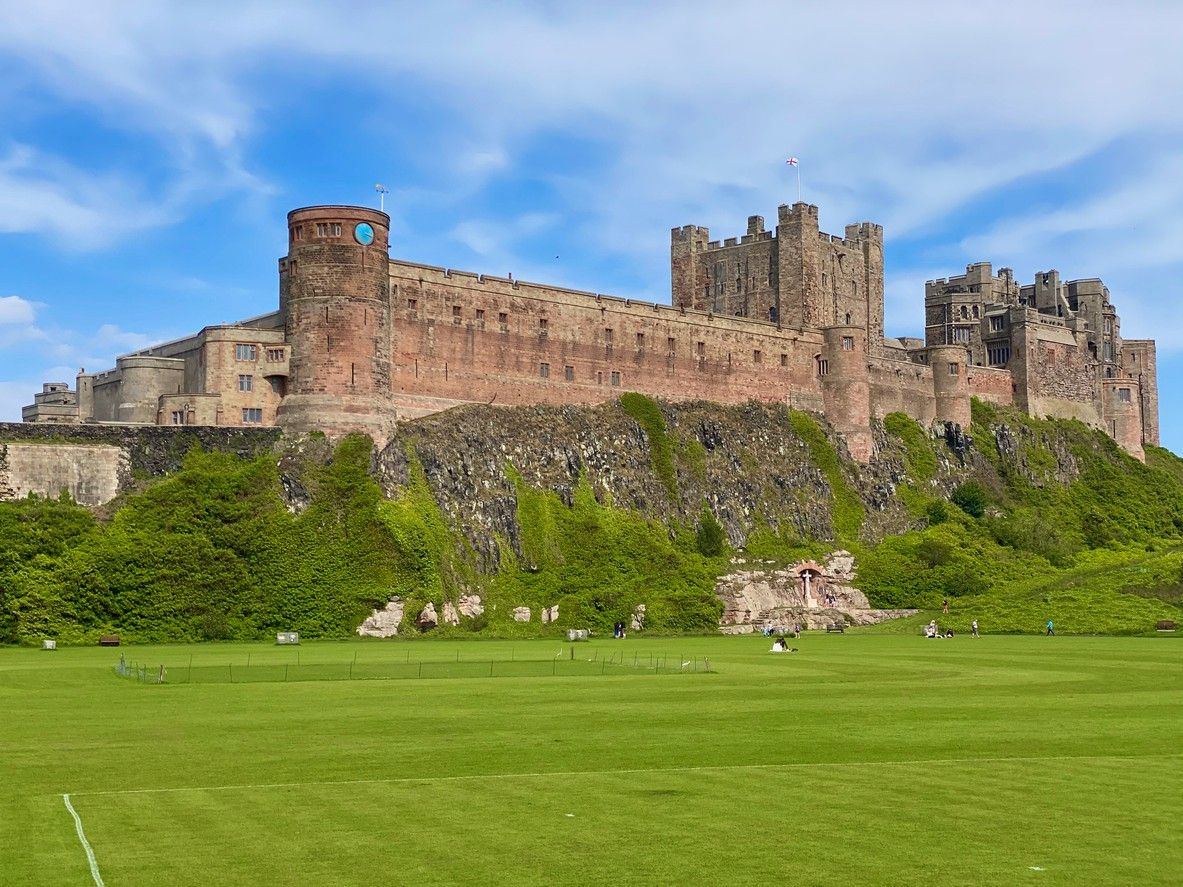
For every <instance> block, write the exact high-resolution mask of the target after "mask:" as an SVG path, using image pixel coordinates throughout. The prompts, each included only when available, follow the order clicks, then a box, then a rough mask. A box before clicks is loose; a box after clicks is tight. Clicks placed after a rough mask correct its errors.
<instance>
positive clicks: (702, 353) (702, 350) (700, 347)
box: [694, 342, 707, 360]
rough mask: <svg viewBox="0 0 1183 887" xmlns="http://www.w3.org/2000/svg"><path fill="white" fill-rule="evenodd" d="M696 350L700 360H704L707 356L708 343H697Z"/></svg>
mask: <svg viewBox="0 0 1183 887" xmlns="http://www.w3.org/2000/svg"><path fill="white" fill-rule="evenodd" d="M694 350H695V351H696V352H697V354H698V359H699V360H702V359H703V358H704V357H706V356H707V343H706V342H696V343H695V344H694Z"/></svg>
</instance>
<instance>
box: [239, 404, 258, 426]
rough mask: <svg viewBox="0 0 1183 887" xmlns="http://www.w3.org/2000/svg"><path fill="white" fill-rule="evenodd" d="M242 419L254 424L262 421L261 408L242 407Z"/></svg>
mask: <svg viewBox="0 0 1183 887" xmlns="http://www.w3.org/2000/svg"><path fill="white" fill-rule="evenodd" d="M242 421H243V422H246V423H249V424H252V425H256V424H258V423H260V422H262V421H263V410H262V409H261V408H260V407H243V408H242Z"/></svg>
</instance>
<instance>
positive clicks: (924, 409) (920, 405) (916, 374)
mask: <svg viewBox="0 0 1183 887" xmlns="http://www.w3.org/2000/svg"><path fill="white" fill-rule="evenodd" d="M869 364H870V370H869V374H870V380H871V411H872V415H874V416H875V418H877V419H882V418H883V417H884V416H886V415H887V414H888V413H906V414H907V415H909V416H911V417H912V418H913V419H915V420H916V421H918V422H919V423H920V424H921V425H926V426H927V425H929V424H931V423H932V421H933V419H934V418H936V396H935V395H934V393H933V387H932V370H931V369H929V368H928V367H926V366H923V365H921V364H918V363H913V362H911V361H907V360H888V359H884V358H872V359H871V360H870V361H869Z"/></svg>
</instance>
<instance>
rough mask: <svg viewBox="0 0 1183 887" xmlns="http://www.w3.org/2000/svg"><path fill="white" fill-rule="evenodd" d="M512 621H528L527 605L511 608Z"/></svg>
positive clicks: (528, 610) (528, 609) (528, 611)
mask: <svg viewBox="0 0 1183 887" xmlns="http://www.w3.org/2000/svg"><path fill="white" fill-rule="evenodd" d="M513 621H514V622H529V621H530V608H529V607H514V608H513Z"/></svg>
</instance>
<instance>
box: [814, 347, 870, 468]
mask: <svg viewBox="0 0 1183 887" xmlns="http://www.w3.org/2000/svg"><path fill="white" fill-rule="evenodd" d="M822 333H823V335H824V336H825V341H826V344H825V349H824V350H823V351H822V353H821V356H820V361H821V364H820V366H819V367H818V375H819V376H820V379H821V386H822V398H823V399H824V403H825V408H826V418H828V419H829V420H830V424H831V425H833V426H834V428H835V429H836V430H838V431H839V432H841V434H842V436H843V437H845V438H846V446H847V448H848V449H849V450H850V455H851V456H852V457H853V458H854V459H856V460H858V461H859V462H862V463H863V464H866V463H867V462H869V461H871V455H872V452H873V450H874V441H873V439H872V437H871V381H870V374H869V372H868V369H867V331H866V330H865V329H864V328H863V327H862V326H832V327H826V329H824V330H823V331H822Z"/></svg>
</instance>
